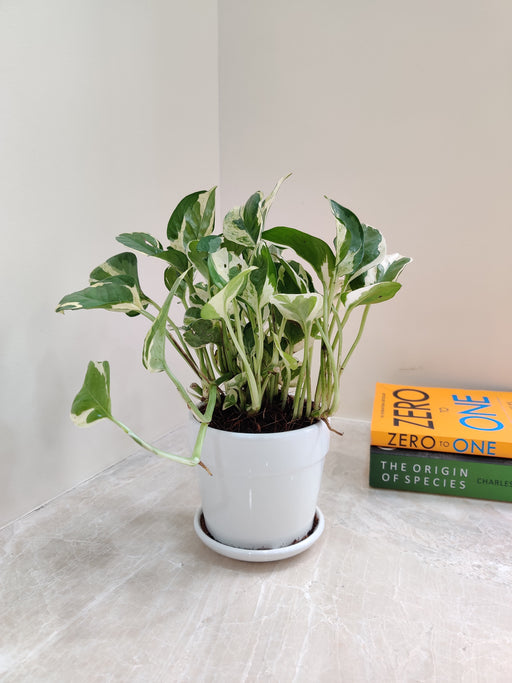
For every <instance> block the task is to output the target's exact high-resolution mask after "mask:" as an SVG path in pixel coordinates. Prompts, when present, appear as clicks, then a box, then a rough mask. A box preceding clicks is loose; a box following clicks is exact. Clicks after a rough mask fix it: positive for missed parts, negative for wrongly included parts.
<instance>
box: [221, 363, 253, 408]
mask: <svg viewBox="0 0 512 683" xmlns="http://www.w3.org/2000/svg"><path fill="white" fill-rule="evenodd" d="M246 384H247V374H246V373H245V372H240V373H239V374H238V375H235V376H234V377H231V378H230V379H229V380H228V381H227V382H225V383H224V392H225V394H226V396H225V398H224V403H223V404H222V409H223V410H227V409H228V408H231V406H234V405H237V403H238V401H239V396H240V393H241V392H242V391H243V389H244V387H245V385H246Z"/></svg>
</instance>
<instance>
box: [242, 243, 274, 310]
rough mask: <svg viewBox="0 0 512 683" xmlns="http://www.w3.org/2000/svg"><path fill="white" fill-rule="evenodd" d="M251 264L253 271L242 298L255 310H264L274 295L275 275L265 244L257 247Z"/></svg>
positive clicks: (272, 262)
mask: <svg viewBox="0 0 512 683" xmlns="http://www.w3.org/2000/svg"><path fill="white" fill-rule="evenodd" d="M252 263H253V266H254V267H255V270H253V271H252V273H251V274H250V276H249V280H248V281H247V285H246V288H245V290H244V292H243V294H242V298H243V299H244V300H246V301H247V303H248V304H249V305H250V306H251V308H252V309H253V310H256V309H257V308H258V309H262V308H264V306H266V305H267V304H268V303H269V301H270V298H271V297H272V296H273V295H274V294H275V293H276V287H277V273H276V268H275V265H274V261H273V260H272V256H271V254H270V250H269V248H268V247H267V245H266V244H261V245H260V246H259V247H258V250H257V253H256V254H255V256H254V258H253V261H252Z"/></svg>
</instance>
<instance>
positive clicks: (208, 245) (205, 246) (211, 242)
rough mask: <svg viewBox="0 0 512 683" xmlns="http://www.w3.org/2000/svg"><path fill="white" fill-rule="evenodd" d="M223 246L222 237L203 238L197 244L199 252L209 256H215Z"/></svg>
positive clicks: (210, 236)
mask: <svg viewBox="0 0 512 683" xmlns="http://www.w3.org/2000/svg"><path fill="white" fill-rule="evenodd" d="M221 245H222V237H221V236H220V235H207V236H206V237H201V239H200V240H199V241H198V243H197V251H204V252H206V253H207V254H213V253H214V252H216V251H218V250H219V249H220V248H221Z"/></svg>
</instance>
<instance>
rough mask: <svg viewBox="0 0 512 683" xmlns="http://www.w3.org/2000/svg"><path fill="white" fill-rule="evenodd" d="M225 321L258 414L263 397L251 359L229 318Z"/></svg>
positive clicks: (252, 404)
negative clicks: (245, 374)
mask: <svg viewBox="0 0 512 683" xmlns="http://www.w3.org/2000/svg"><path fill="white" fill-rule="evenodd" d="M223 320H224V322H225V324H226V328H227V330H228V332H229V336H230V337H231V340H232V342H233V344H234V346H235V348H236V350H237V352H238V354H239V356H240V360H241V361H242V364H243V366H244V369H245V372H246V373H247V383H248V384H249V392H250V394H251V408H252V410H253V411H254V412H258V410H259V409H260V408H261V395H260V391H259V388H258V383H257V382H256V378H255V376H254V373H253V371H252V368H251V364H250V363H249V359H248V358H247V355H246V353H245V351H244V348H243V341H242V343H241V341H240V340H239V339H238V338H237V335H236V333H235V330H234V329H233V326H232V325H231V321H230V320H229V317H228V316H226V317H225V318H223ZM236 320H237V318H236V316H235V321H236ZM239 323H240V321H238V324H239ZM239 333H240V334H241V329H239Z"/></svg>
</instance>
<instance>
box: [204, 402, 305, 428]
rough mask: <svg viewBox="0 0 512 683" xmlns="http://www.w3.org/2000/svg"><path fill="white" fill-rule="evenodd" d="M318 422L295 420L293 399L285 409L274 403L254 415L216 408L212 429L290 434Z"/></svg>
mask: <svg viewBox="0 0 512 683" xmlns="http://www.w3.org/2000/svg"><path fill="white" fill-rule="evenodd" d="M314 422H317V420H312V419H311V418H310V417H299V418H296V419H294V418H293V399H292V398H291V397H288V401H287V403H286V405H285V407H284V408H283V407H282V406H281V404H277V403H273V404H271V405H268V406H265V407H264V408H262V409H261V410H260V411H259V412H258V413H255V414H254V415H247V414H246V413H241V412H240V410H239V409H238V408H237V407H236V406H232V407H231V408H228V409H227V410H222V408H219V407H216V408H215V410H214V413H213V417H212V421H211V422H210V427H213V428H214V429H220V430H223V431H226V432H239V433H243V434H274V433H276V432H289V431H292V430H294V429H301V428H302V427H308V426H309V425H311V424H313V423H314Z"/></svg>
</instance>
